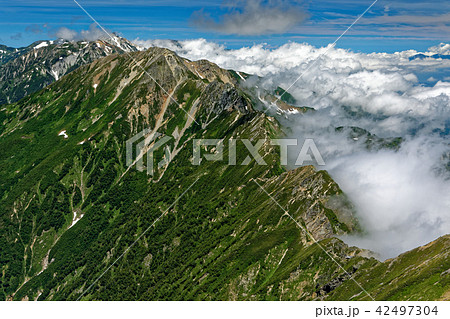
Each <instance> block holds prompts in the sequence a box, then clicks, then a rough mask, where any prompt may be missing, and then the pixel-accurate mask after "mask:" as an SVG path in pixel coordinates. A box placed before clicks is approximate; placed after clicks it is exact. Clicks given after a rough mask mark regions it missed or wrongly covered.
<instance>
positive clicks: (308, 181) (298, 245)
mask: <svg viewBox="0 0 450 319" xmlns="http://www.w3.org/2000/svg"><path fill="white" fill-rule="evenodd" d="M130 55H131V57H132V59H131V58H130V57H129V56H128V55H123V54H122V55H109V56H107V57H104V58H102V59H97V60H95V61H93V62H92V63H90V64H87V65H85V66H81V67H79V68H77V69H76V70H74V71H73V72H71V73H70V74H68V75H66V76H63V77H62V78H60V79H59V80H58V81H56V82H54V83H53V84H51V85H49V86H47V87H46V88H44V89H42V90H40V91H38V92H36V93H33V94H31V95H28V96H27V97H25V98H23V99H22V100H20V101H19V102H17V103H14V104H9V105H6V106H4V107H3V108H2V109H1V110H0V116H1V119H2V121H1V123H0V124H1V126H0V147H1V148H2V149H4V150H5V152H3V153H2V154H0V168H1V169H0V172H1V175H0V176H1V179H0V180H1V182H0V211H2V212H3V213H2V215H1V216H0V217H1V219H0V226H1V227H0V231H1V232H2V234H1V236H0V240H1V241H2V242H1V245H2V247H5V249H4V250H2V251H1V253H0V266H1V269H2V277H1V279H2V280H1V285H2V286H1V292H2V295H1V296H2V298H3V299H14V300H35V299H37V300H76V299H78V298H82V299H85V300H97V299H100V300H132V299H144V300H180V299H184V300H193V299H194V300H197V299H201V300H327V299H337V300H347V299H362V300H368V299H370V298H369V296H367V295H366V294H364V293H360V292H361V289H360V287H358V286H357V285H355V283H354V282H353V281H352V280H351V279H350V277H349V274H351V275H352V276H354V278H357V280H358V281H361V284H363V285H364V287H365V289H367V291H368V292H369V293H370V294H371V295H373V297H374V298H376V299H390V298H394V297H395V298H398V299H409V298H414V299H438V298H441V296H443V295H444V294H445V292H446V291H448V289H449V287H450V282H449V275H448V274H445V273H444V272H445V270H446V269H448V268H449V261H448V258H443V257H445V255H442V254H441V255H439V254H438V252H440V251H441V250H440V249H441V248H442V247H448V245H445V243H446V242H447V241H448V238H447V237H443V238H442V239H441V240H438V241H436V242H434V243H432V245H431V246H429V247H428V248H426V249H427V252H428V255H427V256H428V259H427V261H428V262H424V261H423V260H418V259H415V258H416V257H417V254H418V251H420V250H414V251H412V252H408V253H405V254H404V255H402V257H401V258H399V259H394V261H389V263H388V262H385V263H380V262H378V261H377V260H375V259H374V258H371V257H370V256H368V252H367V251H364V250H362V249H359V248H357V247H348V246H347V245H346V244H345V243H343V242H342V241H341V240H339V239H337V238H336V237H335V236H336V235H339V234H345V233H349V232H355V231H358V229H359V226H358V224H357V221H356V219H355V218H354V216H352V214H351V212H353V211H354V209H353V208H352V205H351V203H350V202H349V201H348V199H346V197H345V194H344V193H343V192H342V190H341V189H340V188H339V185H337V184H336V183H335V182H334V181H333V180H332V178H331V177H330V176H329V174H328V173H327V172H325V171H317V170H316V169H315V168H314V167H312V166H304V167H300V168H297V169H295V170H292V171H286V170H285V169H284V168H283V167H281V165H280V164H279V155H277V152H276V148H275V147H274V146H273V145H271V143H270V140H271V139H274V138H279V137H282V136H283V135H284V133H283V130H282V128H281V126H280V124H279V123H278V121H277V120H276V119H275V118H273V117H270V116H268V115H266V114H264V113H262V112H260V111H258V110H257V109H256V107H255V106H256V103H257V101H256V100H254V97H252V95H251V94H248V93H246V92H245V91H244V90H243V89H242V88H241V87H240V86H239V85H238V81H237V79H236V77H235V76H234V74H233V72H231V71H227V70H223V69H221V68H219V67H218V66H217V65H215V64H213V63H210V62H207V61H196V62H192V61H189V60H187V59H183V58H181V57H179V56H177V55H176V54H175V53H173V52H172V51H170V50H167V49H161V48H153V49H149V50H147V51H145V52H134V53H130ZM144 70H145V71H144ZM154 80H156V81H158V83H155V81H154ZM192 118H193V119H192ZM194 120H195V121H194ZM143 129H151V133H149V134H148V135H150V134H152V133H155V132H159V133H162V134H164V135H166V136H171V141H170V142H169V143H168V144H167V145H168V146H169V147H170V152H169V154H170V156H168V157H167V156H166V155H165V152H164V151H163V150H160V152H159V153H158V152H157V153H156V154H155V156H159V158H164V157H166V159H168V163H167V164H165V165H163V166H161V167H159V166H158V167H156V170H155V172H154V175H153V176H152V177H150V176H148V175H147V174H146V173H145V172H139V171H138V170H135V169H134V168H129V167H127V166H126V165H125V148H126V147H125V143H126V140H127V139H129V138H130V137H132V136H134V135H135V134H136V133H139V132H141V131H142V130H143ZM63 131H64V134H65V135H64V136H60V134H61V132H63ZM66 136H67V137H66ZM200 138H205V139H221V140H223V141H224V144H225V145H224V146H225V147H224V149H225V153H224V157H225V158H227V157H228V155H229V153H228V151H227V149H228V146H229V145H228V141H229V140H230V139H235V140H239V139H250V140H251V141H253V143H254V142H255V141H256V140H259V139H261V140H263V141H264V143H263V145H262V147H261V150H262V151H263V154H262V157H263V159H264V160H265V161H266V163H267V165H258V164H257V163H256V161H255V160H254V159H253V160H251V161H250V163H249V164H248V165H227V164H226V163H223V162H208V161H203V162H202V164H201V165H199V166H194V165H192V147H193V141H194V140H195V139H200ZM202 151H203V152H207V153H210V154H211V153H212V154H213V153H214V150H211V149H208V148H206V147H205V148H202ZM236 155H237V163H242V162H244V161H245V159H246V157H247V155H248V153H247V152H246V149H245V147H244V145H242V144H241V143H238V145H237V152H236ZM196 180H197V182H196V183H195V184H194V185H193V186H192V183H193V182H194V181H196ZM255 181H257V182H258V183H259V184H260V185H261V186H262V188H263V189H264V190H265V191H267V193H268V194H271V196H272V197H273V198H274V199H275V200H276V201H277V202H278V203H279V205H281V206H282V207H284V208H285V209H286V210H287V211H289V212H290V214H291V215H292V216H293V218H294V219H295V220H296V221H297V222H298V223H299V224H300V225H302V226H304V227H305V228H306V229H308V231H309V232H310V233H311V234H312V235H313V237H314V238H315V239H317V241H318V242H319V244H320V245H322V247H324V249H326V250H327V251H330V252H331V254H332V255H333V256H335V258H336V260H337V262H339V263H340V264H342V265H344V269H345V271H343V269H341V268H340V267H339V266H338V265H337V264H336V263H335V262H334V261H333V260H331V259H330V257H329V256H328V255H327V254H326V253H325V252H324V251H322V250H321V249H320V247H319V246H318V245H317V244H316V243H315V242H314V241H313V240H311V238H310V237H309V236H308V235H307V234H305V233H304V232H302V230H301V229H299V228H298V227H297V225H296V224H295V223H293V222H292V221H291V220H290V219H289V218H287V216H286V214H285V213H284V211H283V210H281V209H280V207H279V206H278V205H277V204H276V203H275V202H274V200H273V199H272V198H271V197H269V196H267V194H266V193H265V191H263V190H262V189H261V188H260V187H258V184H257V183H255ZM191 186H192V188H190V187H191ZM187 189H189V191H188V194H186V195H185V196H183V197H182V198H180V199H179V200H178V201H177V202H176V203H175V205H173V206H171V205H172V204H173V202H174V200H176V199H177V198H178V196H180V195H182V194H183V192H184V191H185V190H187ZM332 203H334V204H333V205H332ZM336 203H337V204H336ZM169 208H170V209H169ZM167 209H169V210H168V211H167V214H166V215H164V217H163V218H161V220H159V222H158V223H157V224H155V226H154V227H153V228H151V229H150V230H149V231H148V233H145V234H144V235H143V236H142V237H140V236H141V235H142V234H143V231H144V230H145V229H147V227H148V226H149V225H151V224H152V222H154V221H155V220H156V219H157V218H158V216H161V214H162V213H163V212H164V211H165V210H167ZM349 214H350V215H349ZM138 238H140V239H139V241H138V242H137V243H136V244H135V245H133V247H132V249H130V250H129V251H127V253H126V254H125V255H124V256H123V259H120V260H119V261H118V262H117V263H115V265H114V266H113V267H111V269H110V270H109V271H108V272H107V273H105V274H104V275H102V273H103V272H104V270H105V269H106V268H107V267H108V265H111V263H112V262H113V261H114V260H115V259H116V258H118V257H119V256H121V254H122V252H124V251H125V249H126V248H127V247H130V245H131V244H132V243H134V242H135V240H136V239H138ZM405 256H406V259H407V260H409V261H410V262H409V263H408V264H406V265H405V263H402V262H401V260H403V259H405ZM389 264H391V265H392V266H390V267H391V268H392V269H391V271H392V274H395V273H398V272H401V271H405V270H408V271H410V269H411V268H414V272H415V273H416V275H413V274H411V273H410V275H409V277H406V278H402V280H403V281H402V284H401V285H398V284H397V283H396V282H395V278H391V277H389V276H387V277H386V276H384V275H380V274H379V273H380V272H381V271H382V270H383V269H384V267H386V265H389ZM408 267H410V268H408ZM394 270H395V271H394ZM442 273H444V274H443V275H441V274H442ZM100 275H102V276H101V277H100V278H99V276H100ZM437 275H439V276H441V277H439V278H441V279H440V280H439V281H436V276H437ZM417 278H422V279H424V280H425V282H427V283H429V282H433V285H434V286H433V289H434V290H433V291H429V290H423V287H422V286H417V287H415V286H414V285H413V284H414V283H415V282H416V280H417ZM97 279H99V280H98V281H97ZM378 281H382V283H383V284H384V286H380V285H379V284H378ZM92 283H94V286H93V287H92V288H91V289H90V290H88V291H86V289H88V288H89V287H90V285H91V284H92ZM435 283H437V284H435ZM366 287H367V288H366Z"/></svg>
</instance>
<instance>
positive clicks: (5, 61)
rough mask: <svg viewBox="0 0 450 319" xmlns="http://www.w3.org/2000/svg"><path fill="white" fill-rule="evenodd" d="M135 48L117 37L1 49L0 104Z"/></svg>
mask: <svg viewBox="0 0 450 319" xmlns="http://www.w3.org/2000/svg"><path fill="white" fill-rule="evenodd" d="M137 50H138V49H137V48H136V47H135V46H134V45H133V44H132V43H131V42H130V41H128V40H127V39H125V38H121V37H118V36H115V37H114V40H113V39H101V40H96V41H90V42H89V41H66V40H63V39H57V40H51V41H36V42H34V43H32V44H31V45H29V46H27V47H25V48H20V49H13V48H8V47H4V48H1V49H0V53H2V54H1V55H0V60H1V61H2V64H0V104H6V103H13V102H16V101H18V100H20V99H21V98H23V97H24V96H27V95H29V94H31V93H34V92H36V91H38V90H40V89H42V88H44V87H46V86H47V85H49V84H51V83H53V82H54V81H57V80H58V79H60V78H61V77H62V76H64V75H66V74H67V73H69V72H71V71H73V70H75V69H77V68H78V67H80V66H82V65H86V64H88V63H91V62H92V61H94V60H96V59H99V58H101V57H104V56H107V55H111V54H123V53H125V52H134V51H137Z"/></svg>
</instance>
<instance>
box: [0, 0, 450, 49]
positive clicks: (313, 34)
mask: <svg viewBox="0 0 450 319" xmlns="http://www.w3.org/2000/svg"><path fill="white" fill-rule="evenodd" d="M247 1H248V0H247ZM250 1H252V0H250ZM253 1H254V2H255V1H256V2H261V1H257V0H253ZM372 2H373V0H369V1H366V0H305V1H289V0H270V1H262V2H261V3H260V7H261V8H262V7H267V6H268V7H270V8H273V7H277V6H281V7H282V8H284V9H283V10H285V11H283V12H284V13H286V14H290V13H292V12H299V13H303V14H304V16H305V17H306V18H305V19H304V20H303V21H301V22H299V23H294V24H292V25H288V27H285V28H284V29H283V30H282V31H280V32H276V33H275V34H268V33H270V32H268V33H266V34H235V33H234V34H228V33H227V32H221V30H222V29H224V28H222V26H221V25H220V22H219V21H221V20H223V15H224V14H231V15H233V14H237V15H239V13H241V12H243V11H245V3H246V1H242V0H234V1H195V0H191V1H185V0H184V1H176V0H166V1H163V0H149V1H143V0H134V1H124V0H108V1H105V0H79V3H80V4H81V5H82V6H83V7H85V9H86V10H87V11H88V12H90V13H91V14H92V15H93V16H94V17H95V18H96V19H97V20H98V21H99V22H100V23H101V24H102V25H103V26H104V27H106V28H107V29H109V30H111V31H115V32H118V33H119V34H121V35H122V36H124V37H126V38H128V39H131V40H133V39H135V38H140V39H176V40H184V39H193V38H200V37H202V38H206V39H208V40H211V41H216V42H219V43H223V44H226V45H227V46H228V47H230V48H236V47H241V46H249V45H252V44H254V43H267V44H268V45H269V46H270V45H271V46H278V45H281V44H284V43H286V42H288V41H296V42H308V43H311V44H313V45H317V46H319V45H320V46H321V45H326V44H327V43H331V42H334V40H335V39H336V38H337V37H338V36H339V35H340V34H341V33H342V32H343V31H344V30H345V29H346V28H347V27H348V26H349V25H350V24H351V23H352V22H353V21H354V20H355V19H356V18H357V17H358V16H359V15H360V14H361V13H362V12H364V11H365V10H366V9H367V8H368V7H369V5H370V4H371V3H372ZM268 3H269V4H268ZM195 12H197V13H196V14H195ZM199 12H200V15H201V16H202V17H207V18H208V19H209V25H213V27H209V26H208V25H207V24H205V23H203V25H202V24H201V23H200V28H199V23H193V21H194V20H193V14H194V16H196V15H197V16H198V15H199ZM286 19H288V17H287V18H286ZM293 19H294V20H295V17H294V18H293ZM244 20H245V17H244ZM268 20H271V19H268ZM211 21H216V22H211ZM233 21H234V20H233ZM91 23H92V21H91V20H90V19H89V17H87V16H86V15H85V13H84V12H83V11H82V10H81V9H80V8H79V7H78V6H77V5H76V4H75V2H73V0H59V1H55V0H41V1H30V0H13V1H12V0H7V1H6V0H0V43H2V44H6V45H9V46H13V47H18V46H24V45H28V44H30V43H32V42H33V41H36V40H41V39H51V38H54V37H55V33H56V31H57V30H58V29H59V28H61V27H66V28H69V29H74V30H76V31H80V30H86V29H88V28H89V26H90V24H91ZM244 23H245V21H244ZM266 23H267V25H268V26H271V24H273V20H272V21H267V22H266ZM213 29H214V30H213ZM440 42H447V43H448V42H450V1H442V0H440V1H439V0H433V1H411V0H409V1H407V0H394V1H386V0H379V1H378V2H377V3H376V4H375V5H374V6H373V7H372V9H371V10H370V11H369V12H367V14H366V15H365V16H364V17H363V18H362V19H361V20H360V21H359V22H358V23H357V24H355V25H354V26H353V27H352V28H351V29H350V31H349V32H348V33H347V34H346V35H345V36H344V37H343V38H342V39H341V40H340V41H339V42H338V47H342V48H349V49H352V50H354V51H362V52H373V51H376V52H380V51H386V52H394V51H400V50H406V49H416V50H419V51H423V50H426V48H428V47H430V46H433V45H436V44H439V43H440Z"/></svg>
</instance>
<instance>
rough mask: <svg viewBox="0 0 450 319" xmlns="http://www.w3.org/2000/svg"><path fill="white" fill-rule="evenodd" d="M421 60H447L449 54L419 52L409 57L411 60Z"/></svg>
mask: <svg viewBox="0 0 450 319" xmlns="http://www.w3.org/2000/svg"><path fill="white" fill-rule="evenodd" d="M418 59H420V60H423V59H443V60H449V59H450V55H445V54H432V55H426V54H423V53H420V54H416V55H413V56H412V57H410V58H409V60H410V61H413V60H418Z"/></svg>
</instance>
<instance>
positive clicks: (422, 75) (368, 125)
mask: <svg viewBox="0 0 450 319" xmlns="http://www.w3.org/2000/svg"><path fill="white" fill-rule="evenodd" d="M135 43H136V44H138V45H140V46H142V47H150V46H160V47H167V48H169V49H171V50H173V51H175V52H177V53H178V54H179V55H181V56H183V57H186V58H189V59H191V60H199V59H208V60H210V61H212V62H214V63H216V64H218V65H219V66H221V67H223V68H227V69H233V70H236V71H240V72H245V73H248V74H253V75H257V76H259V77H256V76H255V77H251V78H249V79H247V80H246V85H248V86H249V87H255V86H257V87H258V88H264V89H265V90H273V89H275V88H276V87H278V86H280V87H282V88H285V89H287V88H289V87H290V86H291V85H292V84H293V83H294V82H295V81H297V82H296V83H295V85H293V86H292V87H291V88H290V89H289V93H290V94H292V95H293V96H294V97H295V98H296V100H297V101H298V105H299V106H308V107H312V108H314V109H315V110H316V111H315V112H308V113H306V114H289V115H287V114H283V115H281V116H279V117H278V118H279V120H280V121H281V123H282V124H283V125H284V127H285V128H286V132H287V134H288V137H295V138H298V139H300V140H302V139H305V138H313V139H314V141H315V143H316V145H317V147H318V149H319V151H320V152H321V154H322V156H323V158H324V159H325V162H326V166H325V167H320V168H321V169H326V170H327V171H329V172H330V174H331V175H332V177H333V178H334V179H335V180H336V181H337V182H338V184H339V185H340V187H341V188H342V189H343V190H344V192H345V193H346V194H347V195H348V197H349V198H350V199H351V201H352V202H353V204H354V206H355V208H356V214H357V217H358V219H359V221H360V223H361V225H362V227H363V229H364V231H365V232H364V235H359V236H347V237H345V238H343V239H344V240H345V241H346V242H347V243H349V244H352V245H357V246H359V247H363V248H367V249H371V250H373V251H375V252H377V253H379V255H380V258H381V259H386V258H390V257H394V256H397V255H398V254H400V253H402V252H404V251H407V250H410V249H413V248H415V247H418V246H420V245H423V244H426V243H428V242H430V241H432V240H434V239H436V238H438V237H440V236H442V235H444V234H448V233H450V165H449V163H450V162H449V161H450V158H449V155H450V139H449V137H450V78H449V77H450V60H446V59H434V58H426V59H411V57H414V56H415V55H417V54H418V52H416V51H414V50H410V51H404V52H398V53H394V54H387V53H372V54H363V53H355V52H351V51H348V50H343V49H336V48H333V47H322V48H316V47H314V46H311V45H308V44H301V43H294V42H292V43H287V44H285V45H283V46H281V47H278V48H269V47H266V46H265V45H254V46H251V47H244V48H240V49H236V50H229V49H227V48H226V47H225V46H223V45H219V44H216V43H212V42H208V41H206V40H204V39H196V40H188V41H179V42H175V41H169V40H149V41H143V40H139V39H137V40H135ZM424 54H425V55H428V56H432V55H434V54H440V55H450V45H449V44H441V45H438V46H435V47H432V48H430V49H429V50H428V52H425V53H424ZM340 126H344V127H359V128H363V129H365V130H367V131H369V132H370V133H372V134H375V135H377V136H379V137H381V138H390V137H401V138H402V139H403V142H402V144H401V147H400V148H399V149H397V150H393V149H376V150H375V149H372V150H368V149H367V147H366V145H365V144H364V143H363V141H362V140H361V141H359V140H357V139H353V138H349V136H348V134H347V133H348V132H347V131H346V130H343V131H341V132H339V131H336V130H335V128H336V127H340ZM346 132H347V133H346ZM300 144H301V143H300Z"/></svg>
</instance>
